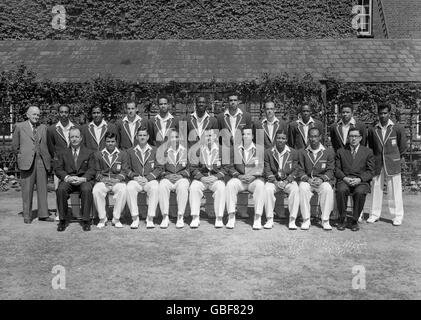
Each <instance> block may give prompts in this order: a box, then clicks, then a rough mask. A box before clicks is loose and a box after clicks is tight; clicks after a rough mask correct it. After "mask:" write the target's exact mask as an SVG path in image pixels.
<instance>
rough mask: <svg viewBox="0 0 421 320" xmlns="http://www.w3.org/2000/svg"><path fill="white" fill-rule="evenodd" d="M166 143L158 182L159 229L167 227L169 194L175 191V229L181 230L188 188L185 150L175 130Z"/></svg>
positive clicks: (188, 175)
mask: <svg viewBox="0 0 421 320" xmlns="http://www.w3.org/2000/svg"><path fill="white" fill-rule="evenodd" d="M168 142H169V144H168V145H169V147H168V149H167V150H166V152H165V161H164V163H163V170H162V172H161V175H160V177H161V181H160V182H159V207H160V209H161V213H162V222H161V225H160V227H161V228H164V229H165V228H167V227H168V223H169V218H168V212H169V203H170V192H171V191H175V193H176V194H177V223H176V228H183V227H184V212H185V210H186V206H187V200H188V197H189V186H190V182H189V180H188V179H189V178H190V169H189V163H188V157H187V148H186V147H184V146H183V145H181V144H180V136H179V133H178V131H177V130H171V132H170V135H169V141H168ZM157 161H158V162H160V161H161V160H160V159H159V158H158V159H157Z"/></svg>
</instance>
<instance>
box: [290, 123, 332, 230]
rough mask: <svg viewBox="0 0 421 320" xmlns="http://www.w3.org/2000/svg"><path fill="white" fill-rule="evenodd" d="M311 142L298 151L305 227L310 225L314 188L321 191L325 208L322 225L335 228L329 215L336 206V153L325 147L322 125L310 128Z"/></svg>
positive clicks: (303, 224) (323, 207)
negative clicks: (322, 137) (334, 188)
mask: <svg viewBox="0 0 421 320" xmlns="http://www.w3.org/2000/svg"><path fill="white" fill-rule="evenodd" d="M308 135H309V138H308V139H309V145H308V147H307V148H305V149H301V150H300V151H299V154H298V158H299V164H300V167H299V173H298V180H299V181H300V183H299V189H300V210H301V215H302V216H303V223H302V225H301V229H302V230H308V229H309V228H310V199H311V197H312V196H313V192H317V193H318V195H319V199H320V208H321V211H322V226H323V229H324V230H326V231H329V230H332V227H331V226H330V224H329V217H330V214H331V212H332V210H333V205H334V195H333V189H332V187H333V183H334V169H335V153H334V151H333V149H331V148H328V149H327V148H325V147H324V146H323V145H322V144H321V142H320V140H321V135H322V134H321V132H320V129H319V128H316V127H314V128H310V129H309V131H308Z"/></svg>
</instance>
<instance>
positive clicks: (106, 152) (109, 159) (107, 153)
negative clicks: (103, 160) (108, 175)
mask: <svg viewBox="0 0 421 320" xmlns="http://www.w3.org/2000/svg"><path fill="white" fill-rule="evenodd" d="M102 152H103V153H105V154H106V155H107V157H108V163H109V164H111V165H112V163H113V155H114V154H115V153H117V155H118V154H119V153H120V150H118V148H115V149H114V151H113V152H111V153H109V152H108V150H107V148H104V149H102Z"/></svg>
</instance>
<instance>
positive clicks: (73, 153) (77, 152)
mask: <svg viewBox="0 0 421 320" xmlns="http://www.w3.org/2000/svg"><path fill="white" fill-rule="evenodd" d="M75 150H76V157H77V158H79V152H80V146H79V147H77V149H74V148H73V147H72V157H73V158H74V157H75Z"/></svg>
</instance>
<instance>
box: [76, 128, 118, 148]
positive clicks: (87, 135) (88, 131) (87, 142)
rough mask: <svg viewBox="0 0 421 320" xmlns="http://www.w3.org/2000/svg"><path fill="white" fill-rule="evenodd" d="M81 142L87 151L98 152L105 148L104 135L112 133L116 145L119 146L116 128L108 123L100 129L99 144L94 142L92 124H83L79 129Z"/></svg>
mask: <svg viewBox="0 0 421 320" xmlns="http://www.w3.org/2000/svg"><path fill="white" fill-rule="evenodd" d="M81 131H82V137H83V141H82V144H83V145H84V146H85V147H87V148H88V149H92V150H95V151H100V150H102V149H104V148H105V138H104V136H105V133H107V132H113V133H115V135H116V136H117V138H116V139H117V145H119V144H120V141H119V134H118V131H117V127H116V126H115V125H114V124H113V123H110V122H106V125H105V126H104V127H102V131H101V137H100V139H99V143H98V142H97V141H96V137H95V131H94V129H93V123H92V122H90V123H87V124H84V125H83V126H82V128H81Z"/></svg>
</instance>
